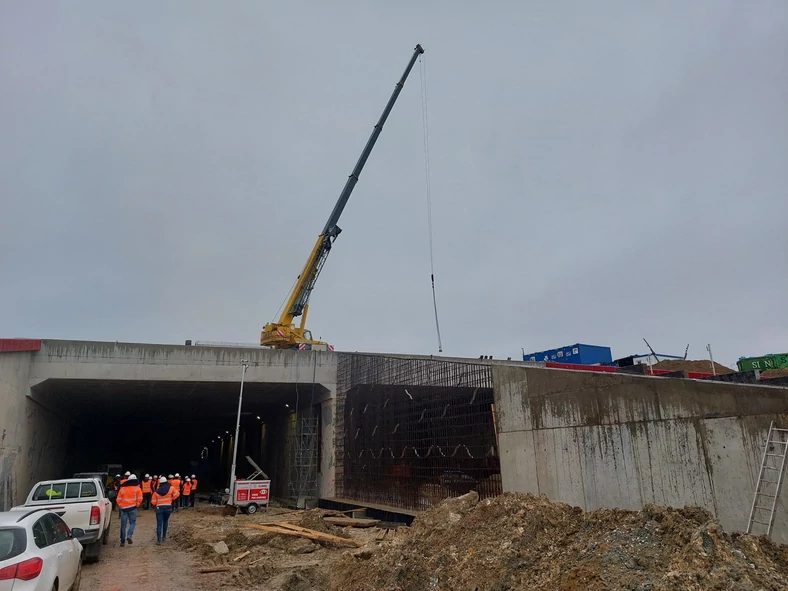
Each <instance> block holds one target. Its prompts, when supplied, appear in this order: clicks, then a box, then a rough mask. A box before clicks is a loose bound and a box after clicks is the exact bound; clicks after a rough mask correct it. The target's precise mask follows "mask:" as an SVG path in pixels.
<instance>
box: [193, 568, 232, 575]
mask: <svg viewBox="0 0 788 591" xmlns="http://www.w3.org/2000/svg"><path fill="white" fill-rule="evenodd" d="M230 570H232V569H231V568H230V567H229V566H212V567H211V568H201V569H200V570H198V571H197V572H198V573H200V574H203V575H204V574H207V573H226V572H228V571H230Z"/></svg>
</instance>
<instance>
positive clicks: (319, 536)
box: [244, 523, 364, 548]
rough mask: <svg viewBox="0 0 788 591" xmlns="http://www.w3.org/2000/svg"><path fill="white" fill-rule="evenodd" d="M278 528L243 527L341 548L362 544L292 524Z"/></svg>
mask: <svg viewBox="0 0 788 591" xmlns="http://www.w3.org/2000/svg"><path fill="white" fill-rule="evenodd" d="M279 525H280V527H277V526H271V525H256V524H252V523H249V524H247V525H244V527H246V528H249V529H256V530H260V531H264V532H269V533H273V534H282V535H286V536H297V537H301V538H307V539H308V540H315V541H317V542H332V543H334V544H339V545H342V546H353V547H355V548H360V547H361V546H363V545H364V544H362V543H360V542H357V541H356V540H350V539H348V538H340V537H339V536H332V535H331V534H324V533H323V532H319V531H315V530H313V529H307V528H305V527H298V526H294V525H292V524H287V526H288V527H286V526H285V524H279Z"/></svg>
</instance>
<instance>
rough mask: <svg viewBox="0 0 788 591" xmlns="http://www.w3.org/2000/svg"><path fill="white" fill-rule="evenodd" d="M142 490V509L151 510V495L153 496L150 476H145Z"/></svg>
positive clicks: (141, 485)
mask: <svg viewBox="0 0 788 591" xmlns="http://www.w3.org/2000/svg"><path fill="white" fill-rule="evenodd" d="M140 489H142V508H143V509H144V510H145V511H147V510H148V509H150V499H151V495H152V494H153V488H152V486H151V478H150V474H146V475H145V476H143V477H142V482H141V483H140Z"/></svg>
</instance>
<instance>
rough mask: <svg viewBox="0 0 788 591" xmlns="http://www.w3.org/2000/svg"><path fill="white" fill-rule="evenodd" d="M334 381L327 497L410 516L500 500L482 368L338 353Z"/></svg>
mask: <svg viewBox="0 0 788 591" xmlns="http://www.w3.org/2000/svg"><path fill="white" fill-rule="evenodd" d="M338 382H339V383H338V393H337V422H336V429H337V431H336V446H337V450H336V451H337V466H336V469H337V473H336V475H337V479H336V482H337V489H338V490H337V496H339V497H344V498H348V499H354V500H357V501H362V502H369V503H376V504H381V505H387V506H392V507H401V508H407V509H417V510H419V509H426V508H428V507H430V506H432V505H434V504H436V503H438V502H439V501H440V500H442V499H444V498H447V497H451V496H457V495H460V494H464V493H466V492H468V491H470V490H476V491H477V492H478V493H479V495H480V496H481V497H487V496H492V495H496V494H500V492H501V476H500V462H499V459H498V446H497V437H496V430H495V421H494V412H495V406H494V401H493V389H492V374H491V370H490V366H489V365H487V364H476V363H462V362H454V361H443V360H433V359H428V358H425V359H406V358H399V357H386V356H379V355H358V354H352V355H351V354H346V355H342V356H341V357H340V358H339V360H338Z"/></svg>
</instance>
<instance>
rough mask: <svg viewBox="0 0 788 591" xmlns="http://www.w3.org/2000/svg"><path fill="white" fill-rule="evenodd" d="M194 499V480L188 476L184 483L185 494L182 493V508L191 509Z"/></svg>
mask: <svg viewBox="0 0 788 591" xmlns="http://www.w3.org/2000/svg"><path fill="white" fill-rule="evenodd" d="M191 499H192V479H191V478H189V477H188V476H187V477H186V480H184V481H183V493H181V507H183V508H184V509H188V508H189V501H191Z"/></svg>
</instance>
